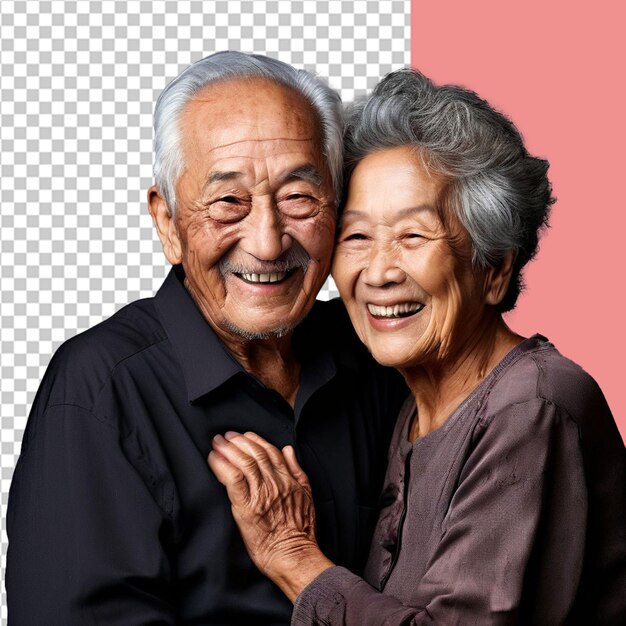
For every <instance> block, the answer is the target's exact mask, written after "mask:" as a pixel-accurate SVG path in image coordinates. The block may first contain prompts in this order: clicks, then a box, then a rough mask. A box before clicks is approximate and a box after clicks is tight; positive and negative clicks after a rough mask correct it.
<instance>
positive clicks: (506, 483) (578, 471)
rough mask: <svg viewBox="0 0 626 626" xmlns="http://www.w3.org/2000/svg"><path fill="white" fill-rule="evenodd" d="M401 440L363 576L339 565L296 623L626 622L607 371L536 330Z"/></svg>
mask: <svg viewBox="0 0 626 626" xmlns="http://www.w3.org/2000/svg"><path fill="white" fill-rule="evenodd" d="M414 413H415V404H414V401H413V399H412V398H410V399H409V400H408V401H407V402H406V404H405V406H404V408H403V409H402V411H401V413H400V416H399V418H398V423H397V426H396V430H395V434H394V437H393V440H392V444H391V448H390V451H389V467H388V470H387V476H386V482H385V485H386V487H385V489H384V491H383V494H382V497H381V507H382V509H381V513H380V518H379V520H378V525H377V528H376V532H375V535H374V539H373V541H372V546H371V551H370V555H369V561H368V564H367V568H366V572H365V576H364V578H365V579H362V578H359V577H358V576H356V575H354V574H352V573H351V572H349V571H348V570H346V569H344V568H341V567H332V568H330V569H328V570H326V571H325V572H323V573H322V574H321V575H320V576H318V577H317V578H316V579H315V580H314V581H313V582H312V583H311V584H310V585H309V586H308V587H306V589H305V590H304V591H303V592H302V593H301V594H300V596H299V597H298V598H297V600H296V603H295V606H294V613H293V618H292V624H293V625H294V626H308V625H310V624H327V625H332V626H334V625H340V624H345V625H347V626H352V625H354V626H382V625H385V626H399V625H402V626H411V625H412V626H417V625H422V624H436V625H437V626H453V625H455V624H462V625H464V626H469V625H472V626H474V625H476V626H478V625H481V626H482V625H487V624H488V625H494V626H495V625H498V626H500V625H504V624H524V625H542V626H543V625H548V624H550V625H551V624H568V625H571V624H580V625H583V624H584V625H585V626H591V625H598V626H599V625H612V626H618V625H624V624H626V451H625V448H624V444H623V442H622V439H621V437H620V434H619V432H618V430H617V427H616V425H615V422H614V420H613V417H612V415H611V412H610V410H609V408H608V406H607V404H606V401H605V399H604V397H603V395H602V392H601V391H600V389H599V388H598V386H597V384H596V383H595V381H594V380H593V379H592V378H591V377H590V376H589V375H588V374H586V373H585V372H584V371H583V370H582V369H581V368H580V367H579V366H577V365H576V364H575V363H573V362H572V361H570V360H568V359H566V358H564V357H563V356H561V355H560V354H559V352H557V350H556V349H555V348H554V346H553V345H552V344H551V343H549V342H548V340H547V339H546V338H545V337H542V336H540V335H535V336H534V337H531V338H530V339H527V340H525V341H523V342H522V343H521V344H520V345H518V346H517V347H516V348H514V349H513V350H512V351H511V352H510V353H509V354H508V355H507V356H506V357H505V358H504V359H503V360H502V361H501V362H500V363H499V364H498V365H497V367H496V368H495V369H494V370H493V371H492V372H491V373H490V374H489V375H488V376H487V377H486V378H485V379H484V380H483V381H482V382H481V384H480V385H479V386H478V387H477V388H476V389H475V390H474V391H473V393H472V394H471V395H470V396H469V397H468V398H467V399H466V400H465V401H464V402H463V404H462V405H461V406H459V407H458V409H457V410H456V411H455V412H454V413H453V414H452V415H451V416H450V417H449V418H448V420H447V421H446V422H445V424H444V425H443V426H442V427H440V428H439V429H437V430H435V431H433V432H431V433H429V434H428V435H426V436H424V437H421V438H418V439H417V440H416V441H415V442H414V443H412V444H411V443H410V442H409V441H408V431H409V425H410V423H411V418H412V417H413V415H414Z"/></svg>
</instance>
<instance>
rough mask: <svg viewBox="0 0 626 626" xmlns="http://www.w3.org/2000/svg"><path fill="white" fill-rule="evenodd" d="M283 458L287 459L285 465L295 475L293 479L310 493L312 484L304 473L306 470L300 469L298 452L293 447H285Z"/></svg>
mask: <svg viewBox="0 0 626 626" xmlns="http://www.w3.org/2000/svg"><path fill="white" fill-rule="evenodd" d="M283 458H284V459H285V463H286V464H287V468H288V469H289V471H290V472H291V474H292V475H293V477H294V478H295V479H296V480H297V481H298V482H299V483H300V484H301V485H302V486H303V487H304V488H306V489H308V491H311V484H310V483H309V478H308V476H307V475H306V473H305V472H304V470H303V469H302V468H301V467H300V464H299V463H298V459H297V457H296V451H295V450H294V448H293V446H285V447H284V448H283Z"/></svg>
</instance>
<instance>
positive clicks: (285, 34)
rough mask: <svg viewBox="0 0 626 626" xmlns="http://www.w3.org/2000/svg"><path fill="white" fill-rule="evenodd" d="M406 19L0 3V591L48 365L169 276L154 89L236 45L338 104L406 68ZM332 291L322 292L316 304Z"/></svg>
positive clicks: (224, 6) (377, 13) (260, 7)
mask: <svg viewBox="0 0 626 626" xmlns="http://www.w3.org/2000/svg"><path fill="white" fill-rule="evenodd" d="M409 11H410V1H409V0H388V1H385V0H382V1H377V2H372V1H358V0H355V1H338V0H331V1H329V2H312V1H303V2H302V1H301V2H297V1H296V2H292V1H275V2H271V1H266V2H265V1H259V0H254V2H252V1H248V2H245V1H237V0H229V1H228V2H185V1H182V2H181V1H177V2H170V1H159V0H156V1H132V0H130V1H123V2H122V1H113V0H108V1H107V0H103V1H102V2H94V1H88V0H78V1H76V2H68V1H63V0H53V1H51V2H50V1H48V2H45V1H41V2H40V1H21V2H17V1H16V2H13V1H11V0H2V1H1V2H0V200H1V204H0V220H1V222H0V225H1V228H0V237H1V239H0V261H1V262H0V277H1V283H0V284H1V297H2V300H1V305H0V306H1V309H0V330H1V338H0V343H1V345H0V348H1V349H0V355H1V356H0V358H1V363H0V367H1V377H0V394H1V402H2V413H1V415H0V419H1V424H0V426H1V433H2V441H1V449H0V455H1V475H0V480H1V490H2V501H1V504H2V578H3V580H4V558H5V554H6V547H7V546H6V533H5V512H6V505H7V499H8V491H9V485H10V481H11V476H12V473H13V468H14V466H15V463H16V461H17V457H18V454H19V450H20V442H21V438H22V434H23V431H24V427H25V424H26V418H27V415H28V411H29V409H30V405H31V403H32V401H33V398H34V395H35V392H36V390H37V387H38V384H39V381H40V379H41V377H42V375H43V373H44V370H45V367H46V365H47V364H48V361H49V359H50V356H51V355H52V353H53V352H54V351H55V350H56V348H57V347H58V346H59V345H60V344H61V343H62V342H63V341H64V340H65V339H66V338H68V337H71V336H72V335H74V334H76V333H77V332H79V331H82V330H84V329H86V328H88V327H89V326H92V325H94V324H96V323H97V322H99V321H101V320H102V319H104V318H106V317H108V316H110V315H111V314H112V313H113V312H115V311H116V310H117V309H118V308H120V307H121V306H123V305H124V304H126V303H127V302H130V301H132V300H136V299H137V298H142V297H146V296H150V295H152V294H153V293H154V291H155V290H156V289H157V288H158V287H159V285H160V283H161V281H162V279H163V278H164V276H165V274H166V272H167V269H168V266H167V263H166V261H165V259H164V257H163V254H162V252H161V249H160V245H159V244H158V241H157V238H156V236H155V234H154V233H153V228H152V223H151V220H150V217H149V215H148V212H147V209H146V201H145V194H146V190H147V188H148V187H149V186H150V184H151V182H152V173H151V164H152V154H151V150H152V145H151V142H152V126H151V124H152V119H151V116H152V108H153V103H154V101H155V100H156V98H157V96H158V94H159V92H160V91H161V89H162V88H163V87H164V86H165V85H166V84H167V82H168V81H169V80H171V79H172V78H174V77H175V76H176V75H177V74H178V73H179V72H180V71H181V70H182V69H184V68H185V67H186V66H187V65H188V64H189V63H191V62H193V61H195V60H197V59H199V58H201V57H203V56H205V55H207V54H210V53H211V52H214V51H216V50H221V49H239V50H245V51H254V52H260V53H265V54H268V55H270V56H276V57H278V58H280V59H282V60H283V61H286V62H288V63H292V64H294V65H296V66H297V67H304V68H306V69H309V70H313V71H316V72H317V73H318V74H319V75H321V76H323V77H326V78H328V79H329V82H330V84H331V85H332V86H333V87H335V88H337V89H339V90H340V91H341V94H342V97H343V99H344V101H349V100H351V99H352V98H353V97H354V96H355V95H357V94H360V93H363V92H365V91H366V90H368V89H369V88H371V87H372V86H373V84H374V83H375V82H376V81H377V79H378V78H380V77H381V76H382V75H383V74H385V73H386V72H388V71H390V70H392V69H397V68H398V67H401V66H403V65H406V64H408V62H409V52H410V51H409ZM335 294H336V291H335V289H334V285H333V284H332V283H327V285H326V286H325V288H324V290H323V292H322V296H321V297H326V298H327V297H330V296H332V295H335ZM36 601H37V599H36V598H33V602H36ZM1 618H2V623H5V622H6V601H5V592H4V585H2V613H1Z"/></svg>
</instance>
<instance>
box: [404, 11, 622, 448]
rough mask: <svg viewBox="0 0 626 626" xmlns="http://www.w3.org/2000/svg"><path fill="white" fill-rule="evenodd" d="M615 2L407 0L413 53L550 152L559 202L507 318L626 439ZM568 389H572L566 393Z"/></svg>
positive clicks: (532, 145) (435, 74) (543, 152)
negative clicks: (556, 356)
mask: <svg viewBox="0 0 626 626" xmlns="http://www.w3.org/2000/svg"><path fill="white" fill-rule="evenodd" d="M619 4H620V3H618V2H617V1H613V2H609V1H606V0H601V1H599V2H594V3H593V4H591V3H572V2H566V1H565V0H547V1H546V0H543V1H541V0H526V1H525V2H524V3H509V2H502V1H497V0H473V1H472V2H462V1H461V0H458V1H457V2H425V1H420V0H414V1H413V3H412V16H411V18H412V19H411V22H412V24H411V60H412V64H413V66H414V67H417V68H418V69H420V70H421V71H423V72H424V73H425V74H427V75H428V76H430V77H431V78H433V79H434V80H435V81H436V82H439V83H441V82H453V83H459V84H462V85H465V86H467V87H470V88H471V89H474V90H475V91H477V92H478V93H479V94H480V95H481V96H482V97H484V98H486V99H487V100H489V101H490V102H491V103H492V104H493V105H495V106H496V107H498V108H499V109H501V110H502V111H504V112H505V113H506V114H507V115H509V117H511V118H512V120H513V121H514V122H515V124H516V125H517V126H518V128H519V129H520V130H521V132H522V134H523V135H524V137H525V139H526V143H527V146H528V148H529V150H530V151H531V152H532V153H533V154H536V155H538V156H542V157H545V158H547V159H548V160H549V161H550V163H551V167H550V178H551V180H552V183H553V186H554V193H555V195H556V197H557V203H556V204H555V205H554V207H553V211H552V219H551V228H550V229H549V231H548V232H547V233H546V234H545V235H544V237H543V239H542V242H541V248H540V251H539V255H538V257H537V258H536V260H535V261H533V262H532V263H531V264H530V265H529V266H528V267H527V270H526V282H527V285H528V287H527V289H526V291H525V293H524V294H523V296H522V297H521V299H520V301H519V303H518V307H517V310H516V311H514V312H513V313H511V314H509V315H508V316H507V321H508V323H509V325H510V326H511V327H512V328H513V329H515V330H516V331H518V332H520V333H521V334H524V335H529V334H532V333H534V332H541V333H542V334H544V335H546V336H547V337H548V338H549V339H550V340H551V341H552V342H553V343H555V344H556V346H557V348H559V350H560V351H561V352H562V353H563V354H564V355H566V356H568V357H570V358H571V359H573V360H575V361H577V362H578V363H579V364H580V365H582V367H583V368H584V369H585V370H587V371H588V372H589V373H590V374H591V375H592V376H593V377H594V378H595V379H596V380H597V381H598V383H599V384H600V386H601V387H602V389H603V391H604V393H605V395H606V397H607V399H608V402H609V405H610V406H611V409H612V411H613V414H614V415H615V419H616V421H617V423H618V426H619V428H620V431H621V433H622V437H623V438H624V439H626V393H625V389H626V377H625V369H626V368H625V367H624V365H623V361H624V355H625V354H626V340H625V333H624V320H625V318H626V316H625V313H624V306H625V301H626V298H625V297H624V289H625V288H626V281H625V280H624V271H625V270H626V263H625V258H626V216H625V211H626V200H625V198H626V192H625V191H624V183H625V181H626V157H625V154H626V123H625V117H626V104H625V102H624V95H625V89H624V81H625V78H624V75H625V67H624V65H625V60H626V45H625V44H624V43H623V42H624V38H623V32H622V31H623V26H624V16H623V9H621V7H618V5H619ZM572 391H573V392H575V390H572Z"/></svg>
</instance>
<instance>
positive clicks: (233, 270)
mask: <svg viewBox="0 0 626 626" xmlns="http://www.w3.org/2000/svg"><path fill="white" fill-rule="evenodd" d="M310 262H311V257H310V256H309V254H308V253H307V251H306V250H305V249H304V248H303V247H302V246H300V245H299V244H295V243H294V245H292V246H291V247H290V248H289V249H288V250H287V251H286V252H284V253H283V254H281V255H280V257H278V258H277V259H275V260H273V261H261V260H259V259H251V260H250V261H249V262H245V263H242V262H237V261H231V260H230V259H229V258H228V257H226V258H223V259H221V260H220V262H219V264H218V266H219V269H220V272H221V273H222V274H223V275H224V274H278V273H281V272H290V271H292V270H295V269H303V270H306V268H307V267H308V265H309V263H310Z"/></svg>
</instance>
